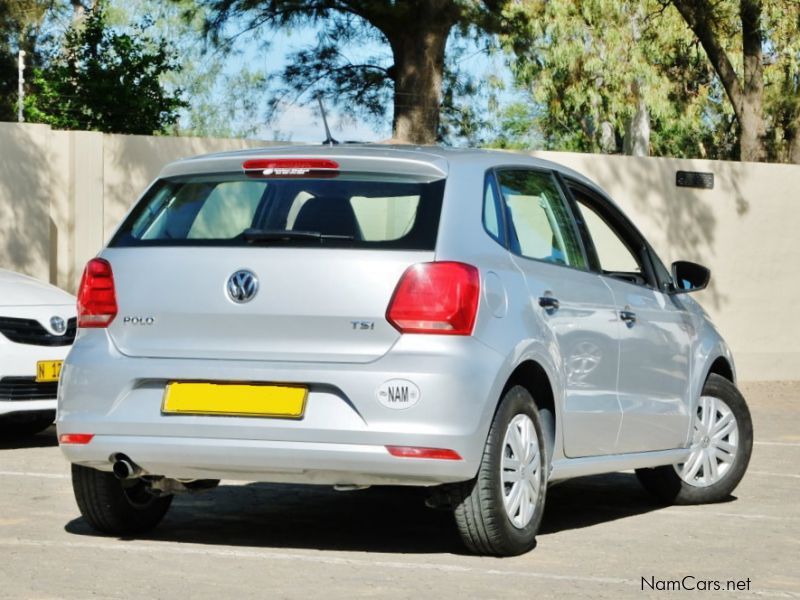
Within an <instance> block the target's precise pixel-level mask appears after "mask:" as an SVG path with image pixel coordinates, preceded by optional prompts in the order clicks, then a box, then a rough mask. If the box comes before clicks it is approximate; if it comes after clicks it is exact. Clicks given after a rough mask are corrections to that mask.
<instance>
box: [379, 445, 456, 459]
mask: <svg viewBox="0 0 800 600" xmlns="http://www.w3.org/2000/svg"><path fill="white" fill-rule="evenodd" d="M386 449H387V450H388V451H389V454H391V455H392V456H396V457H398V458H433V459H436V460H461V455H460V454H459V453H458V452H456V451H455V450H448V449H447V448H419V447H417V446H386Z"/></svg>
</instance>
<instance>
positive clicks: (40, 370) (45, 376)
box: [36, 360, 64, 383]
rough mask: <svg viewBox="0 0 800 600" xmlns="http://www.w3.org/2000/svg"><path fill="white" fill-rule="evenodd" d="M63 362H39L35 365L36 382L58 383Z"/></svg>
mask: <svg viewBox="0 0 800 600" xmlns="http://www.w3.org/2000/svg"><path fill="white" fill-rule="evenodd" d="M62 364H64V361H63V360H40V361H39V362H37V363H36V382H37V383H45V382H47V381H58V376H59V375H61V365H62Z"/></svg>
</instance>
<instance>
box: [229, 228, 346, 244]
mask: <svg viewBox="0 0 800 600" xmlns="http://www.w3.org/2000/svg"><path fill="white" fill-rule="evenodd" d="M242 239H243V240H244V241H245V242H247V243H249V244H264V243H270V242H295V241H305V240H310V241H315V242H320V243H322V242H325V241H328V240H330V241H352V240H354V239H355V238H354V237H353V236H352V235H331V234H327V233H320V232H319V231H295V230H286V229H245V230H244V232H242Z"/></svg>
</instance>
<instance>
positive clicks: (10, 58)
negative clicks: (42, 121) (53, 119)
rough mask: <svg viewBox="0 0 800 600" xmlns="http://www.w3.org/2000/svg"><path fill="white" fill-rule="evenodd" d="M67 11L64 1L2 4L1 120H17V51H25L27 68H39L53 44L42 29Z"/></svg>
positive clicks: (22, 0)
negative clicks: (47, 50)
mask: <svg viewBox="0 0 800 600" xmlns="http://www.w3.org/2000/svg"><path fill="white" fill-rule="evenodd" d="M65 8H66V5H65V3H64V1H63V0H6V1H5V2H0V120H3V121H5V120H16V118H17V83H18V81H17V77H18V75H17V52H18V51H19V50H24V51H25V52H26V57H25V64H26V67H28V68H30V67H31V66H38V65H40V64H41V62H42V59H43V55H44V52H45V47H46V46H47V45H48V44H49V43H50V41H51V38H50V35H49V34H48V33H44V32H43V30H47V29H48V25H49V21H52V20H54V19H57V18H59V17H60V16H61V15H62V14H63V11H64V9H65Z"/></svg>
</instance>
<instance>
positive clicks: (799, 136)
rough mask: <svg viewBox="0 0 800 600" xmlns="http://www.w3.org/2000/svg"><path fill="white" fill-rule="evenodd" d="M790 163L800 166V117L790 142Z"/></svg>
mask: <svg viewBox="0 0 800 600" xmlns="http://www.w3.org/2000/svg"><path fill="white" fill-rule="evenodd" d="M789 162H790V163H794V164H796V165H800V117H798V123H797V128H796V129H795V131H794V136H793V137H792V139H791V140H790V141H789Z"/></svg>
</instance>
